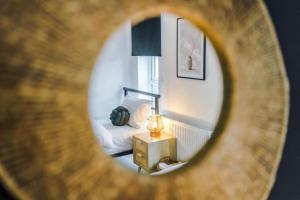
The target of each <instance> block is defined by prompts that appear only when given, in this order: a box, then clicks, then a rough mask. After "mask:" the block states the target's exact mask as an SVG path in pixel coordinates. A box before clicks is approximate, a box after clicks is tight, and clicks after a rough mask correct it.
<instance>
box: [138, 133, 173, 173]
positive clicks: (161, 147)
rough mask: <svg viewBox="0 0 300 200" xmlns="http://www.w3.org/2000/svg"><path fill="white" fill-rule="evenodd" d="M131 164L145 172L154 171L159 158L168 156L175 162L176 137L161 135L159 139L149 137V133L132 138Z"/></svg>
mask: <svg viewBox="0 0 300 200" xmlns="http://www.w3.org/2000/svg"><path fill="white" fill-rule="evenodd" d="M132 143H133V162H134V163H135V164H137V165H138V166H139V172H140V170H141V168H143V169H144V170H145V171H147V172H151V171H153V170H154V167H155V165H156V164H157V163H158V162H159V160H160V159H161V158H164V157H167V156H169V157H170V158H171V159H173V160H176V157H177V151H176V137H173V136H169V135H165V134H161V136H160V137H150V133H143V134H138V135H135V136H133V140H132Z"/></svg>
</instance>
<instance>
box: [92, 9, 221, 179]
mask: <svg viewBox="0 0 300 200" xmlns="http://www.w3.org/2000/svg"><path fill="white" fill-rule="evenodd" d="M222 101H223V78H222V72H221V67H220V62H219V59H218V56H217V54H216V51H215V49H214V47H213V45H212V44H211V42H210V40H209V39H208V38H207V37H206V35H205V34H204V33H203V32H202V31H201V30H199V29H198V28H197V27H196V26H194V25H193V24H192V23H191V22H189V21H188V20H187V19H185V18H182V17H180V16H176V15H174V14H171V13H166V12H165V13H161V15H160V16H156V17H152V18H148V19H145V20H144V21H141V22H138V23H133V22H131V21H128V22H126V23H124V24H123V25H122V26H121V27H120V28H119V29H118V30H116V31H115V33H113V34H112V35H111V37H110V38H109V39H108V40H107V42H106V44H105V45H104V47H103V49H102V50H101V53H100V55H99V58H98V60H97V62H96V64H95V66H94V71H93V74H92V79H91V82H90V90H89V113H90V119H91V123H92V126H93V130H94V133H95V135H96V138H97V139H98V141H99V144H100V145H101V146H102V148H103V150H104V151H105V152H106V153H107V154H108V155H109V156H111V157H113V159H115V160H116V161H117V162H118V163H120V164H121V165H122V166H125V167H126V168H128V169H131V170H133V171H136V172H138V173H141V174H147V175H160V174H164V173H168V172H171V171H173V170H176V169H178V168H180V167H182V166H184V165H185V164H186V163H187V162H189V160H190V159H192V158H193V156H195V155H196V154H197V153H198V152H199V151H200V150H201V149H202V148H203V147H204V145H205V144H206V143H207V141H208V140H209V139H210V138H211V137H212V135H213V134H214V128H215V126H216V124H217V122H218V118H219V114H220V111H221V107H222Z"/></svg>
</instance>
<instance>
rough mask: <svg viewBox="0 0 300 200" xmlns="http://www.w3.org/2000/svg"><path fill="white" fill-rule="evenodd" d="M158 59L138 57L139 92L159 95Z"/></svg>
mask: <svg viewBox="0 0 300 200" xmlns="http://www.w3.org/2000/svg"><path fill="white" fill-rule="evenodd" d="M158 73H159V72H158V57H157V56H139V57H138V88H139V90H142V91H146V92H151V93H155V94H158V92H159V91H158V90H159V89H158V77H159V76H158Z"/></svg>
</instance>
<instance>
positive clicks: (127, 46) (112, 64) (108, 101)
mask: <svg viewBox="0 0 300 200" xmlns="http://www.w3.org/2000/svg"><path fill="white" fill-rule="evenodd" d="M134 62H136V60H134V59H133V57H132V56H131V24H130V23H129V22H127V23H125V24H123V25H122V26H121V27H120V28H119V29H118V30H117V31H116V32H115V33H114V34H113V35H112V36H111V37H110V38H109V40H108V41H107V42H106V44H105V45H104V47H103V49H102V50H101V53H100V55H99V58H98V59H97V61H96V63H95V66H94V71H93V73H92V77H91V82H90V88H89V108H88V109H89V112H90V115H91V117H92V118H94V119H108V118H109V114H110V113H111V111H112V110H113V109H114V108H115V107H117V106H119V105H120V104H121V99H122V97H123V92H122V87H124V86H127V87H134V86H136V85H137V69H133V68H136V67H137V64H136V63H134Z"/></svg>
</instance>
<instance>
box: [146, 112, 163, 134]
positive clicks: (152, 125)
mask: <svg viewBox="0 0 300 200" xmlns="http://www.w3.org/2000/svg"><path fill="white" fill-rule="evenodd" d="M148 120H149V121H148V125H147V128H148V130H149V131H150V136H151V137H159V136H160V131H161V130H162V129H163V128H164V124H163V122H162V118H161V116H160V115H151V116H150V117H149V119H148Z"/></svg>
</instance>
